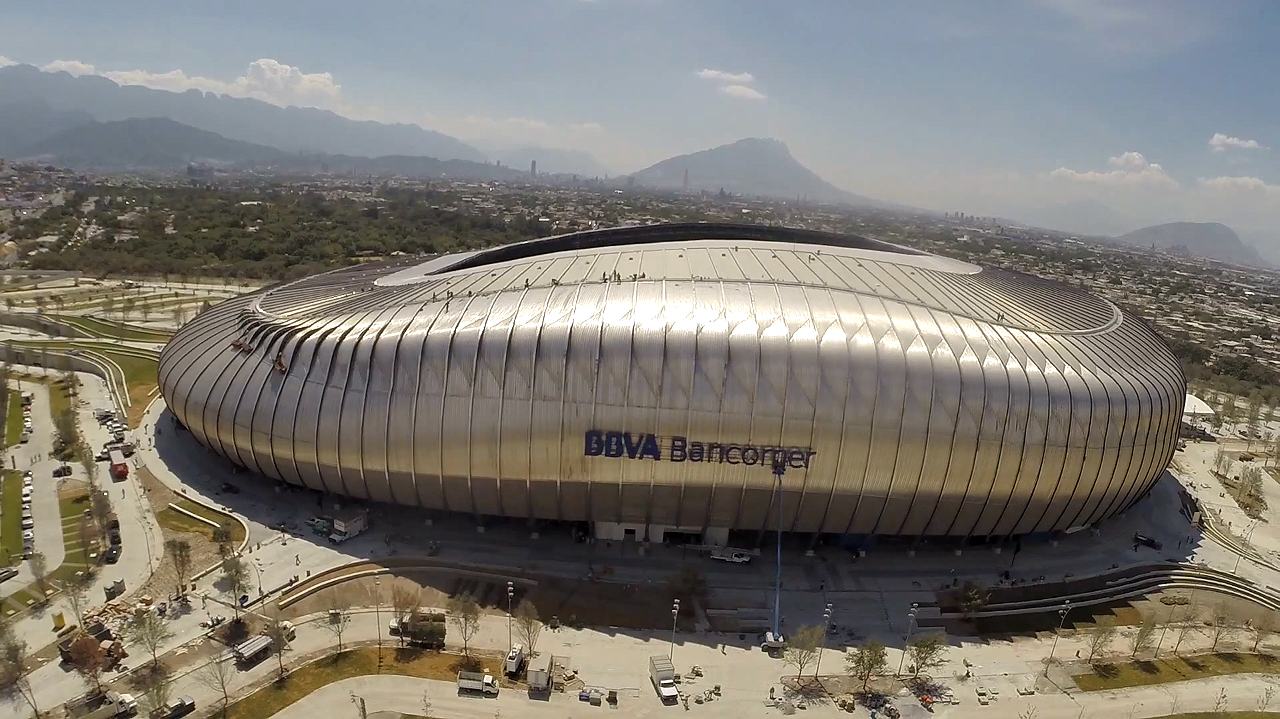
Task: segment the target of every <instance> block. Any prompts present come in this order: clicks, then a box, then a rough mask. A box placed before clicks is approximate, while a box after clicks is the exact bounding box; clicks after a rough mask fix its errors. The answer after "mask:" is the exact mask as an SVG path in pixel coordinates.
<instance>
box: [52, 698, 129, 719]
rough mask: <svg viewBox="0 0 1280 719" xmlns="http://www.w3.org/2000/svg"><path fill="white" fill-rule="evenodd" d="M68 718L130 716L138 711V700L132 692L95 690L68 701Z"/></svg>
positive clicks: (92, 718) (85, 718) (103, 718)
mask: <svg viewBox="0 0 1280 719" xmlns="http://www.w3.org/2000/svg"><path fill="white" fill-rule="evenodd" d="M66 711H67V713H66V716H67V719H112V718H113V717H122V716H130V715H132V714H135V713H137V711H138V700H137V699H134V698H133V695H132V694H119V693H117V692H106V693H102V692H93V693H90V694H86V695H85V696H82V697H80V698H79V699H73V700H71V701H69V702H67V710H66Z"/></svg>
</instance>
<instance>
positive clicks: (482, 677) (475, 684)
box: [458, 672, 498, 697]
mask: <svg viewBox="0 0 1280 719" xmlns="http://www.w3.org/2000/svg"><path fill="white" fill-rule="evenodd" d="M463 692H473V693H476V694H487V695H489V696H495V697H496V696H498V682H497V680H496V679H494V678H493V675H491V674H485V673H483V672H458V693H459V694H461V693H463Z"/></svg>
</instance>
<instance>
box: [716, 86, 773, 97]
mask: <svg viewBox="0 0 1280 719" xmlns="http://www.w3.org/2000/svg"><path fill="white" fill-rule="evenodd" d="M720 92H722V93H724V94H725V95H728V96H729V97H736V98H738V99H740V100H763V99H765V98H766V97H767V96H766V95H765V94H764V93H763V92H760V91H759V90H757V89H755V88H754V87H747V86H746V85H721V86H720Z"/></svg>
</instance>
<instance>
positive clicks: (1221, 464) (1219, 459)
mask: <svg viewBox="0 0 1280 719" xmlns="http://www.w3.org/2000/svg"><path fill="white" fill-rule="evenodd" d="M1230 467H1231V458H1230V457H1228V456H1227V453H1226V450H1224V449H1222V447H1218V451H1217V453H1215V454H1214V455H1213V471H1215V472H1217V473H1218V474H1221V475H1225V474H1226V473H1227V469H1229V468H1230Z"/></svg>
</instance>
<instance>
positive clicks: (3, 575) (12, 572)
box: [0, 567, 18, 582]
mask: <svg viewBox="0 0 1280 719" xmlns="http://www.w3.org/2000/svg"><path fill="white" fill-rule="evenodd" d="M16 576H18V570H16V569H14V568H13V567H5V568H4V569H0V582H3V581H5V580H6V579H13V578H14V577H16Z"/></svg>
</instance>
